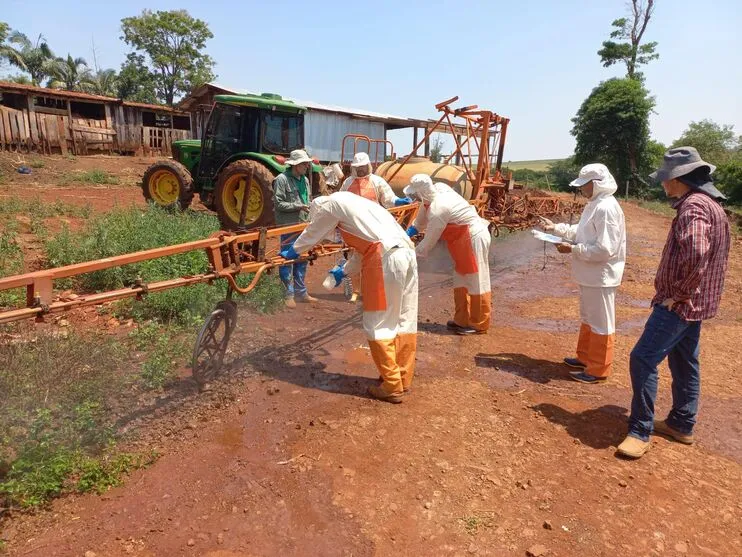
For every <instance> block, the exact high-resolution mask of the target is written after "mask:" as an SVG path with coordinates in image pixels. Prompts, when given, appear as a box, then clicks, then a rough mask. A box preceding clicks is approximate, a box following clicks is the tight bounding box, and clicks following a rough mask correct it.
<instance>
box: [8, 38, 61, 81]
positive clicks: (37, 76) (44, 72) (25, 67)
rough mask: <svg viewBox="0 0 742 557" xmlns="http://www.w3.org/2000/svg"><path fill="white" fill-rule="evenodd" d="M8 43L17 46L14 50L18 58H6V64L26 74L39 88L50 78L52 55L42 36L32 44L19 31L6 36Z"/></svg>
mask: <svg viewBox="0 0 742 557" xmlns="http://www.w3.org/2000/svg"><path fill="white" fill-rule="evenodd" d="M8 42H9V43H11V44H13V45H18V48H16V49H15V50H16V52H17V53H18V56H12V57H8V58H7V60H8V62H10V63H11V64H12V65H13V66H15V67H17V68H18V69H20V70H22V71H24V72H26V73H28V74H29V75H30V76H31V82H32V83H33V84H34V85H37V86H40V85H41V83H42V82H43V81H44V80H46V79H47V78H48V77H51V71H50V68H51V62H52V61H53V60H54V53H53V52H52V51H51V49H50V48H49V45H48V44H47V42H46V39H45V38H44V37H43V35H39V36H38V38H37V39H36V42H35V43H34V42H32V41H31V39H29V38H28V37H27V36H26V35H24V34H23V33H21V32H20V31H13V32H12V33H10V35H9V36H8Z"/></svg>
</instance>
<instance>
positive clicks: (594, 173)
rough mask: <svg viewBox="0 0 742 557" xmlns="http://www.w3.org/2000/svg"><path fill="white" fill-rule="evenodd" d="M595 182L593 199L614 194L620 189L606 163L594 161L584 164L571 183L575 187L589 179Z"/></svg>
mask: <svg viewBox="0 0 742 557" xmlns="http://www.w3.org/2000/svg"><path fill="white" fill-rule="evenodd" d="M591 180H592V182H593V195H592V197H591V198H590V200H591V201H593V200H595V199H600V198H603V197H607V196H609V195H613V194H614V193H616V191H618V184H617V183H616V180H615V179H614V178H613V175H612V174H611V173H610V171H609V170H608V168H607V167H606V166H605V165H604V164H600V163H593V164H588V165H585V166H583V167H582V168H581V169H580V174H579V176H577V178H575V179H574V180H573V181H572V182H571V183H570V184H569V185H570V186H572V187H573V188H579V187H581V186H584V185H585V184H587V183H588V182H589V181H591Z"/></svg>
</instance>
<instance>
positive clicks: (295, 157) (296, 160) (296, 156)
mask: <svg viewBox="0 0 742 557" xmlns="http://www.w3.org/2000/svg"><path fill="white" fill-rule="evenodd" d="M303 162H309V163H311V162H312V159H310V158H309V155H307V152H306V151H303V150H301V149H296V150H295V151H291V154H290V155H289V158H288V160H287V161H286V164H287V165H289V166H295V165H297V164H301V163H303Z"/></svg>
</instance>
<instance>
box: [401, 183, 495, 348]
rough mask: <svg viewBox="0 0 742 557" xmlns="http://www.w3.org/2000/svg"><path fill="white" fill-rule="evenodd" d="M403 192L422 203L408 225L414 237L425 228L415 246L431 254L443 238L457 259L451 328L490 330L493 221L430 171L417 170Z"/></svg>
mask: <svg viewBox="0 0 742 557" xmlns="http://www.w3.org/2000/svg"><path fill="white" fill-rule="evenodd" d="M404 193H405V195H407V196H408V197H410V198H412V199H413V200H419V201H420V202H421V207H420V209H419V210H418V213H417V218H416V219H415V221H414V222H413V223H412V226H410V227H409V228H408V229H407V234H408V235H409V236H415V235H417V234H418V233H419V232H425V238H423V240H422V241H421V242H420V243H419V244H418V246H417V249H416V252H417V255H418V257H425V256H426V255H428V254H429V253H430V250H431V249H433V246H435V245H436V244H437V243H438V241H439V240H443V241H444V242H445V243H446V245H447V247H448V252H449V253H450V254H451V258H452V259H453V264H454V274H453V299H454V308H455V309H454V317H453V319H452V320H451V321H449V322H448V323H447V324H446V325H447V327H448V328H449V329H450V330H452V331H453V332H454V333H456V334H459V335H471V334H484V333H486V332H487V330H488V329H489V327H490V316H491V312H492V292H491V285H490V268H489V251H490V243H491V241H492V237H491V236H490V233H489V223H488V222H487V221H486V220H484V219H483V218H481V217H480V216H479V215H478V214H477V211H476V209H475V208H474V207H473V206H472V205H471V204H470V203H469V202H468V201H467V200H466V199H464V198H463V197H461V196H460V195H459V194H458V193H456V192H455V191H454V190H452V189H451V188H450V187H449V186H448V185H446V184H443V183H440V182H438V183H436V184H433V181H432V180H431V178H430V176H428V175H427V174H415V175H414V176H413V177H412V179H411V181H410V184H409V185H408V186H407V187H405V189H404Z"/></svg>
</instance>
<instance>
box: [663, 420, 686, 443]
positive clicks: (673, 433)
mask: <svg viewBox="0 0 742 557" xmlns="http://www.w3.org/2000/svg"><path fill="white" fill-rule="evenodd" d="M654 432H655V433H659V434H660V435H664V436H665V437H670V438H672V439H674V440H675V441H677V442H678V443H682V444H683V445H692V444H693V443H694V442H695V440H696V439H695V437H693V434H690V435H686V434H685V433H680V432H679V431H678V430H677V429H673V428H671V427H670V426H669V425H667V422H666V421H665V420H655V421H654Z"/></svg>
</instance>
